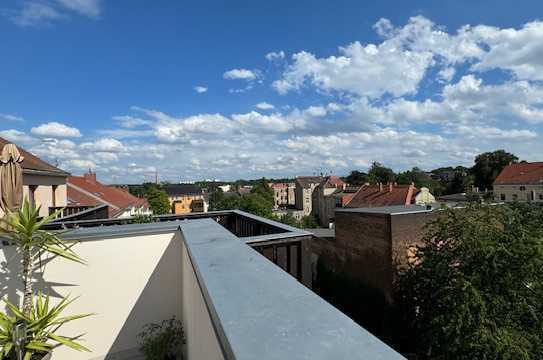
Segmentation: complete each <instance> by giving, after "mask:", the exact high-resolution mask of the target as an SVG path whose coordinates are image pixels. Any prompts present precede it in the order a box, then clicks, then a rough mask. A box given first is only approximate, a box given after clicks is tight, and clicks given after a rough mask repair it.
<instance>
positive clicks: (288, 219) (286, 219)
mask: <svg viewBox="0 0 543 360" xmlns="http://www.w3.org/2000/svg"><path fill="white" fill-rule="evenodd" d="M279 222H281V223H283V224H286V225H290V226H295V227H298V226H299V223H298V220H296V218H295V217H294V216H292V214H291V213H287V214H286V215H284V216H283V217H282V218H280V219H279Z"/></svg>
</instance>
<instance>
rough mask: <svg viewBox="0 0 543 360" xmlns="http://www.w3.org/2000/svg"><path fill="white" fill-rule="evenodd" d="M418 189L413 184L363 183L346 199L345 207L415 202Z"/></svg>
mask: <svg viewBox="0 0 543 360" xmlns="http://www.w3.org/2000/svg"><path fill="white" fill-rule="evenodd" d="M417 193H418V190H417V188H416V187H415V186H413V185H392V184H387V185H382V186H381V187H380V186H379V185H365V186H362V187H361V188H360V189H359V190H358V191H357V192H356V193H355V194H354V196H353V197H352V198H351V200H350V201H348V202H347V203H346V205H345V207H348V208H360V207H379V206H390V205H409V204H413V203H414V202H415V196H416V195H417Z"/></svg>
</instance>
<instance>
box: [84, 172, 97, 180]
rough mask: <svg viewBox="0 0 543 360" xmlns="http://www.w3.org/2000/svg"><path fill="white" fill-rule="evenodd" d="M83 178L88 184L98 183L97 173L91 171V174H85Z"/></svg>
mask: <svg viewBox="0 0 543 360" xmlns="http://www.w3.org/2000/svg"><path fill="white" fill-rule="evenodd" d="M83 178H84V179H85V181H88V182H96V173H93V172H92V170H90V169H89V172H88V173H86V174H84V175H83Z"/></svg>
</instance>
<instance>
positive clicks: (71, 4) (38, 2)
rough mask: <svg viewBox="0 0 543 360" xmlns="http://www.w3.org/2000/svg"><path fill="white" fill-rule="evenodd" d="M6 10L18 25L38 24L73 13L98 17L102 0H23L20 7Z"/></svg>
mask: <svg viewBox="0 0 543 360" xmlns="http://www.w3.org/2000/svg"><path fill="white" fill-rule="evenodd" d="M4 12H5V14H6V15H7V16H8V18H10V19H11V20H12V21H13V22H14V23H15V24H16V25H19V26H22V27H28V26H38V25H41V24H50V23H52V22H54V21H57V20H62V19H67V18H69V17H70V15H71V14H77V15H81V16H86V17H90V18H97V17H98V16H99V15H100V0H23V1H21V2H20V6H19V7H18V8H11V9H7V10H5V11H4Z"/></svg>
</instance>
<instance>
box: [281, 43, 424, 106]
mask: <svg viewBox="0 0 543 360" xmlns="http://www.w3.org/2000/svg"><path fill="white" fill-rule="evenodd" d="M339 51H340V56H330V57H328V58H317V57H316V56H315V55H313V54H310V53H308V52H305V51H302V52H299V53H297V54H294V55H293V63H292V64H291V65H289V67H288V68H287V70H286V71H285V72H284V73H283V77H282V79H280V80H277V81H275V82H274V83H273V87H274V88H275V90H277V92H279V93H280V94H286V93H287V92H289V91H291V90H295V89H300V88H301V87H302V86H303V85H304V84H307V83H309V84H312V85H314V86H316V87H317V88H319V89H322V90H325V91H344V92H350V93H354V94H357V95H360V96H368V97H373V98H375V97H380V96H381V95H383V94H385V93H390V94H392V95H394V96H401V95H406V94H412V93H415V92H416V91H417V88H418V84H419V82H420V81H421V80H422V78H423V77H424V74H425V72H426V69H427V68H428V67H429V66H430V64H431V63H432V54H431V53H430V52H411V51H408V50H401V49H398V48H397V47H395V46H390V45H389V44H388V43H387V42H383V43H381V44H380V45H374V44H369V45H366V46H364V45H362V44H361V43H359V42H354V43H352V44H350V45H348V46H346V47H341V48H340V49H339Z"/></svg>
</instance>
